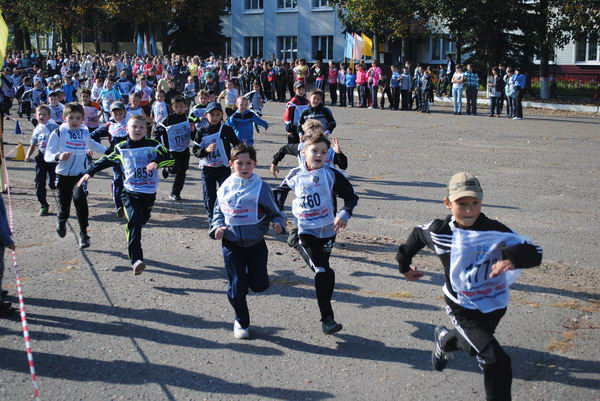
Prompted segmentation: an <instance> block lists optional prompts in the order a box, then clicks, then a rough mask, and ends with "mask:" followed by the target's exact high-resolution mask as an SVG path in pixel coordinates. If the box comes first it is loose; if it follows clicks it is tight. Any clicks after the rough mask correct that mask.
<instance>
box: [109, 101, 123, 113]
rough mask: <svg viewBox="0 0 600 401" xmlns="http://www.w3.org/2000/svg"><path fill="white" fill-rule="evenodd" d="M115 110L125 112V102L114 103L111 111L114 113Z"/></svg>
mask: <svg viewBox="0 0 600 401" xmlns="http://www.w3.org/2000/svg"><path fill="white" fill-rule="evenodd" d="M113 110H125V104H124V103H123V102H119V101H117V102H113V103H112V104H111V105H110V111H113Z"/></svg>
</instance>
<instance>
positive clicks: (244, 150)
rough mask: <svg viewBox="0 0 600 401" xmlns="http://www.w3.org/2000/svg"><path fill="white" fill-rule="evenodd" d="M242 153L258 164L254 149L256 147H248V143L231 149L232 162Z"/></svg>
mask: <svg viewBox="0 0 600 401" xmlns="http://www.w3.org/2000/svg"><path fill="white" fill-rule="evenodd" d="M242 153H248V157H250V160H254V161H255V162H256V149H254V146H252V145H247V144H246V143H240V144H239V145H236V146H234V147H233V148H232V149H231V161H232V162H234V161H236V160H237V159H238V156H239V155H241V154H242Z"/></svg>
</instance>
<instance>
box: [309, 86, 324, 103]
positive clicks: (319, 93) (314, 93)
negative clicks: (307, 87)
mask: <svg viewBox="0 0 600 401" xmlns="http://www.w3.org/2000/svg"><path fill="white" fill-rule="evenodd" d="M314 95H319V96H321V101H323V100H325V95H324V94H323V91H322V90H321V89H315V90H314V91H312V92H311V94H310V96H311V97H312V96H314Z"/></svg>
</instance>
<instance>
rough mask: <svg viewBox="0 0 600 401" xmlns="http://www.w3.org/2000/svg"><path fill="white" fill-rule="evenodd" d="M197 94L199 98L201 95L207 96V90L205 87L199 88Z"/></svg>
mask: <svg viewBox="0 0 600 401" xmlns="http://www.w3.org/2000/svg"><path fill="white" fill-rule="evenodd" d="M197 96H198V98H201V97H202V96H206V97H208V91H207V90H206V89H201V90H200V92H198V95H197Z"/></svg>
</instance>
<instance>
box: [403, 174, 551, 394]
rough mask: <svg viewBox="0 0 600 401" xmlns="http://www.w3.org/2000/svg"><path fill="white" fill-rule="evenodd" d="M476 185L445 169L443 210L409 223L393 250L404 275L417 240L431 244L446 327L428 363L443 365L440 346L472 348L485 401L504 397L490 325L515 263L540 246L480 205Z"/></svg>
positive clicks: (505, 366) (507, 388)
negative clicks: (439, 268)
mask: <svg viewBox="0 0 600 401" xmlns="http://www.w3.org/2000/svg"><path fill="white" fill-rule="evenodd" d="M482 199H483V190H482V189H481V185H480V183H479V180H478V179H477V178H476V177H475V176H473V175H472V174H470V173H466V172H461V173H457V174H455V175H453V176H452V178H451V179H450V182H449V183H448V196H447V197H445V198H444V206H446V208H447V209H449V210H450V212H451V215H449V216H447V217H446V218H445V219H436V220H433V221H431V222H430V223H429V224H426V225H423V226H418V227H415V228H414V229H413V231H412V233H411V234H410V236H409V237H408V240H407V241H406V243H405V244H403V245H401V246H400V247H399V249H398V252H397V254H396V260H397V261H398V264H399V266H400V272H401V273H402V274H404V276H405V277H406V279H407V280H410V281H414V280H418V279H419V278H421V277H422V276H423V273H421V272H420V271H418V270H417V268H416V267H414V266H411V262H412V258H413V257H414V256H415V255H416V254H417V253H418V252H419V251H420V250H421V249H422V248H424V247H425V246H428V247H429V248H431V249H432V250H433V251H435V252H436V254H437V255H438V257H439V258H440V260H441V262H442V265H443V266H444V275H445V284H444V287H443V291H444V299H445V301H446V304H447V306H446V312H447V313H448V315H449V316H450V320H451V321H452V324H453V325H454V328H453V329H450V330H449V329H447V328H445V327H443V326H437V327H436V328H435V330H434V342H435V346H434V350H433V353H432V365H433V369H435V370H437V371H441V370H443V369H444V368H445V367H446V365H447V364H448V353H449V352H453V351H465V352H467V353H469V354H470V355H471V356H476V357H477V361H478V363H479V366H480V367H481V369H482V370H483V376H484V387H485V394H486V400H487V401H492V400H493V401H507V400H510V399H511V383H512V368H511V360H510V357H509V356H508V355H507V354H506V353H505V352H504V350H503V349H502V347H501V346H500V344H499V343H498V341H497V340H496V338H495V337H494V331H495V330H496V327H497V326H498V323H499V322H500V319H501V318H502V316H504V314H505V313H506V307H507V305H508V301H509V286H510V284H512V283H513V282H514V281H515V280H516V279H517V278H518V276H519V275H520V274H521V271H520V269H524V268H530V267H535V266H539V264H540V263H541V261H542V249H541V248H540V247H538V246H536V245H534V244H532V243H531V242H529V241H528V240H527V239H525V238H524V237H521V236H519V235H517V234H515V233H513V232H512V231H511V230H510V229H509V228H508V227H506V226H505V225H504V224H502V223H500V222H499V221H496V220H492V219H489V218H488V217H487V216H486V215H484V214H483V213H481V201H482Z"/></svg>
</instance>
